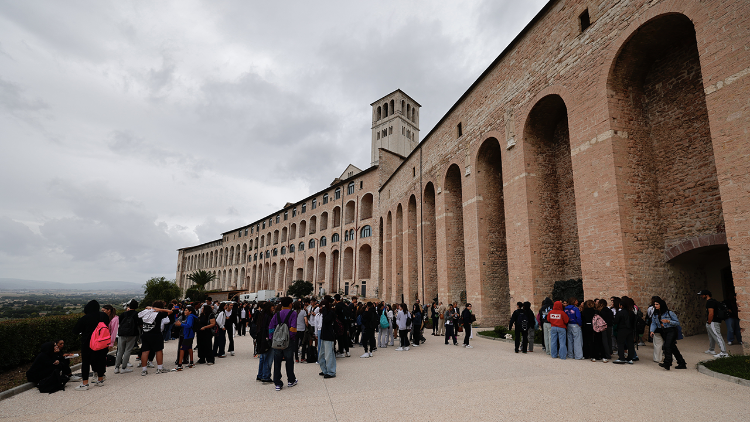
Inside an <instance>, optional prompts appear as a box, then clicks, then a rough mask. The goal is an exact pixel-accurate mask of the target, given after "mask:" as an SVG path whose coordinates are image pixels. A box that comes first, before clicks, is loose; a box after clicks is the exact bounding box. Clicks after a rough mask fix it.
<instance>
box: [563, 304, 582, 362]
mask: <svg viewBox="0 0 750 422" xmlns="http://www.w3.org/2000/svg"><path fill="white" fill-rule="evenodd" d="M565 313H566V314H567V315H568V358H575V359H577V360H580V359H583V337H582V335H581V323H582V322H583V320H582V319H581V310H580V309H578V299H576V298H574V297H571V298H570V299H568V306H566V307H565Z"/></svg>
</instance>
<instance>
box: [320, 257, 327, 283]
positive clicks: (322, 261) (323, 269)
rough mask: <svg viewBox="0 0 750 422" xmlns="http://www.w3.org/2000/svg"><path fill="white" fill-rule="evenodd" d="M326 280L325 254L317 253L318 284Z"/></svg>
mask: <svg viewBox="0 0 750 422" xmlns="http://www.w3.org/2000/svg"><path fill="white" fill-rule="evenodd" d="M325 280H326V254H325V252H321V253H320V254H318V284H325Z"/></svg>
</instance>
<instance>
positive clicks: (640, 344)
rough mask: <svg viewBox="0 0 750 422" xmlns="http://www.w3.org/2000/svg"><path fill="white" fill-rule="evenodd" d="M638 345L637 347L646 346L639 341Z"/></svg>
mask: <svg viewBox="0 0 750 422" xmlns="http://www.w3.org/2000/svg"><path fill="white" fill-rule="evenodd" d="M638 345H639V346H645V345H646V343H644V342H642V341H641V342H639V343H638Z"/></svg>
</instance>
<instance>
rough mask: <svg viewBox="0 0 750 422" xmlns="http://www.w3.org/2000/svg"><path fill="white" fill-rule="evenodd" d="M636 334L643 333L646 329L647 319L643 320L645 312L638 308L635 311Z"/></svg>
mask: <svg viewBox="0 0 750 422" xmlns="http://www.w3.org/2000/svg"><path fill="white" fill-rule="evenodd" d="M635 318H636V319H635V334H636V335H641V334H643V330H645V329H646V321H644V320H643V312H641V310H640V309H638V310H637V311H636V313H635Z"/></svg>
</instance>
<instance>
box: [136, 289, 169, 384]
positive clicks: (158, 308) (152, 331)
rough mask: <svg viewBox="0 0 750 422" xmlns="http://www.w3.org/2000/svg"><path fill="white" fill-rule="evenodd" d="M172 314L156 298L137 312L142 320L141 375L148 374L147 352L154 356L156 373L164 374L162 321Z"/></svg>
mask: <svg viewBox="0 0 750 422" xmlns="http://www.w3.org/2000/svg"><path fill="white" fill-rule="evenodd" d="M171 314H172V310H171V309H164V302H163V301H161V300H157V301H156V302H154V303H153V305H152V306H147V307H146V309H144V310H142V311H141V312H139V313H138V318H140V319H141V321H143V334H142V335H141V375H142V376H145V375H148V370H147V366H146V365H147V364H148V355H149V352H154V354H155V356H156V365H157V368H156V373H157V374H164V373H166V372H167V371H166V370H165V369H164V366H163V363H164V336H163V335H162V332H161V326H162V321H164V319H165V318H167V317H168V316H169V315H171Z"/></svg>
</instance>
